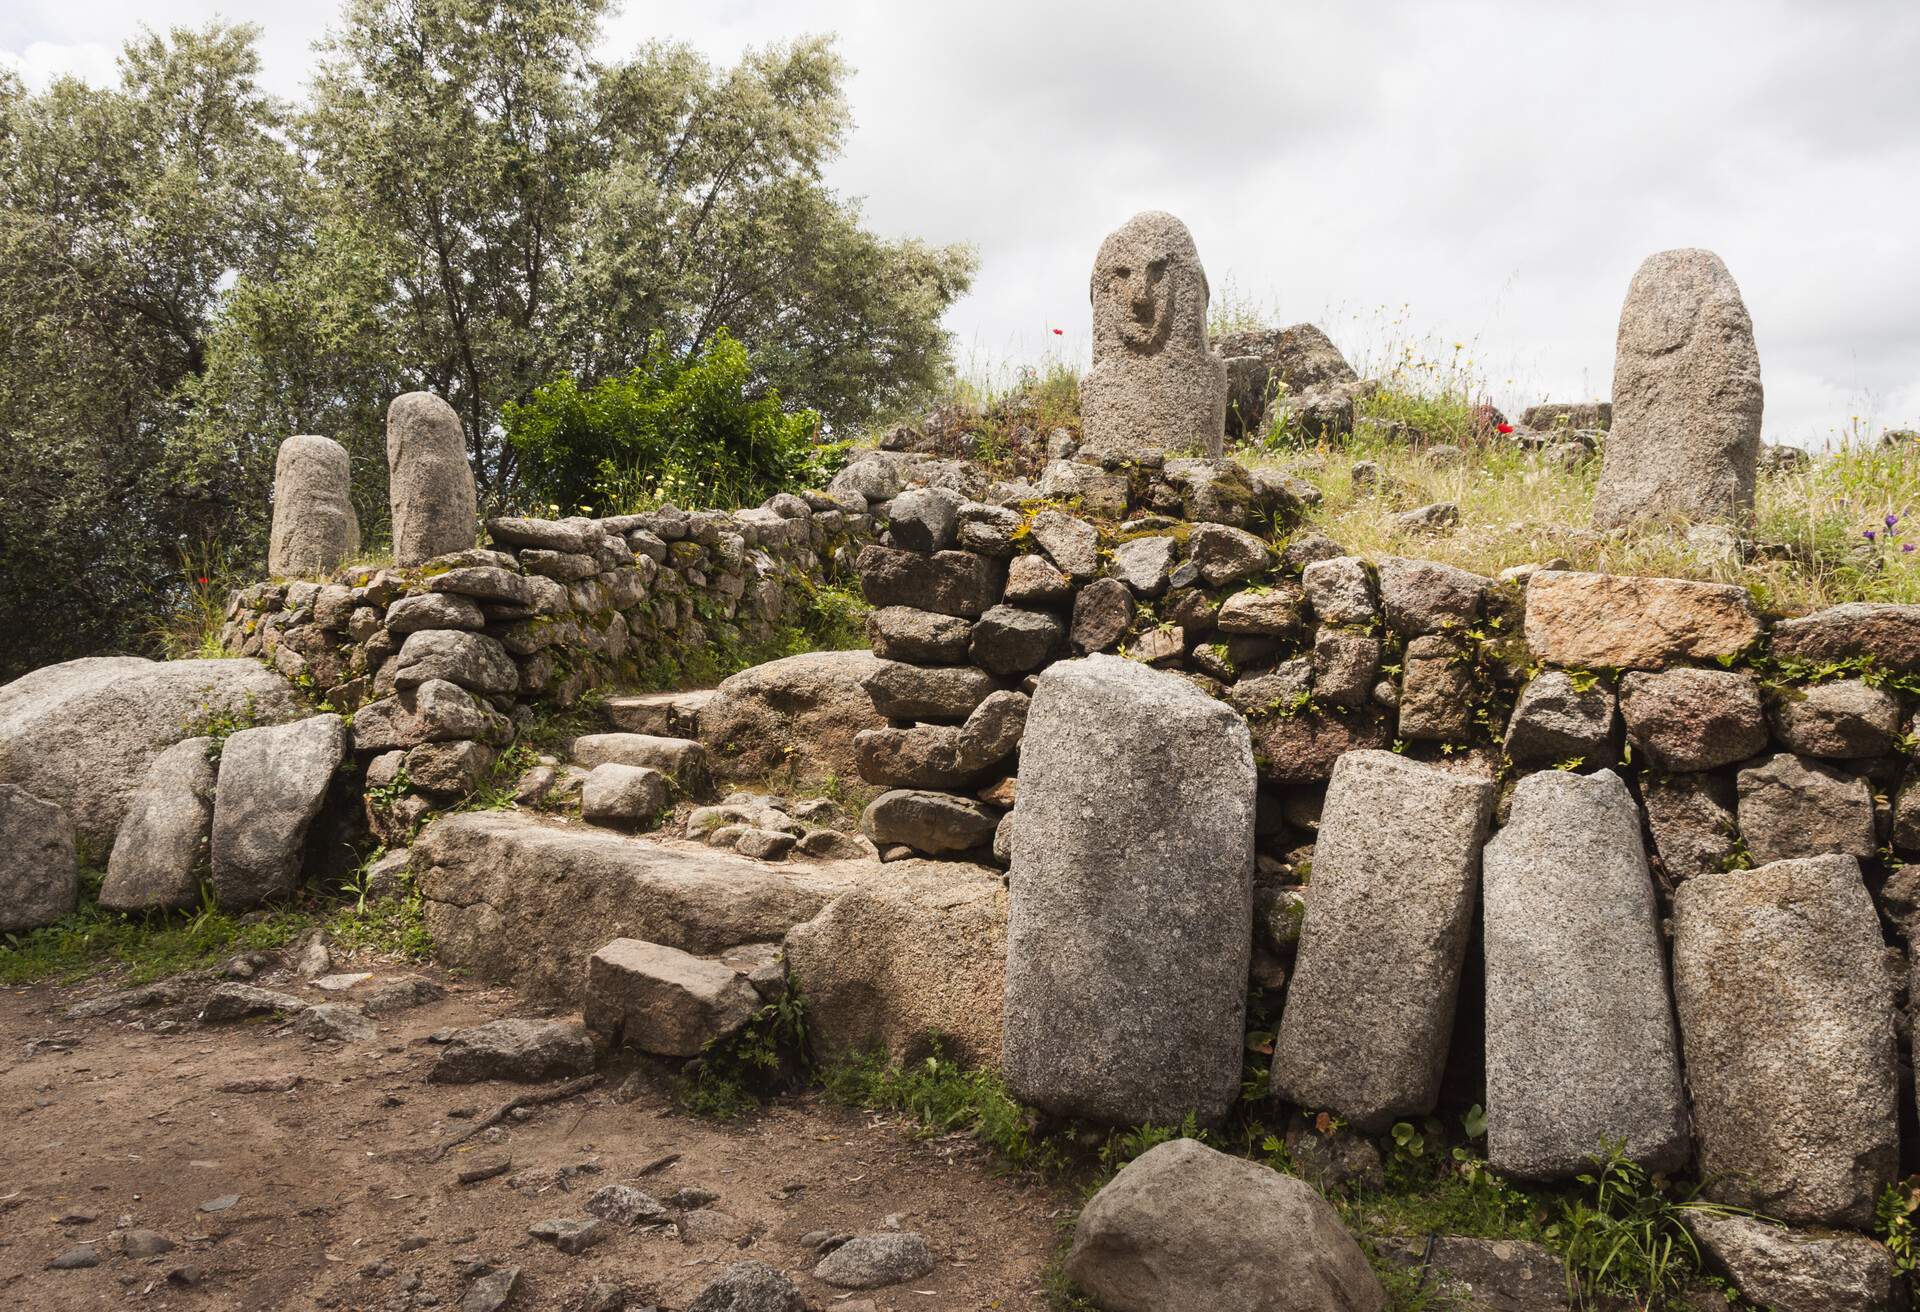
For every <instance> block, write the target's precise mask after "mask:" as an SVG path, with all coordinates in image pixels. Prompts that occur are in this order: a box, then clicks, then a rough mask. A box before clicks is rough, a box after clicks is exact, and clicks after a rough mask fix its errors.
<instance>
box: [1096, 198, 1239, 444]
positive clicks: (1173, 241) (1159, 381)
mask: <svg viewBox="0 0 1920 1312" xmlns="http://www.w3.org/2000/svg"><path fill="white" fill-rule="evenodd" d="M1090 292H1091V296H1092V300H1093V369H1092V370H1091V371H1090V372H1089V373H1088V374H1087V376H1086V379H1085V381H1084V382H1083V383H1082V384H1081V388H1080V407H1081V424H1082V441H1081V446H1080V458H1081V459H1082V460H1087V461H1097V462H1099V463H1101V464H1106V465H1109V466H1111V465H1115V464H1119V463H1122V462H1124V461H1134V462H1136V463H1139V464H1146V465H1158V464H1160V463H1161V461H1162V460H1163V459H1164V458H1165V456H1166V455H1167V454H1169V453H1172V454H1175V455H1197V456H1205V457H1208V458H1210V459H1217V458H1218V457H1219V455H1220V448H1221V445H1222V443H1223V442H1224V441H1225V437H1226V424H1227V366H1226V361H1224V360H1222V359H1221V358H1220V357H1219V356H1218V355H1215V354H1214V353H1213V352H1212V351H1210V350H1208V349H1207V273H1206V270H1205V269H1203V268H1201V267H1200V255H1199V252H1198V251H1196V250H1195V249H1194V245H1193V234H1191V233H1189V232H1188V231H1187V225H1186V224H1184V223H1182V222H1180V220H1178V219H1176V218H1174V217H1173V215H1171V214H1163V213H1160V212H1159V211H1157V210H1149V211H1147V212H1146V213H1144V214H1136V215H1134V216H1133V217H1132V218H1131V219H1128V220H1127V221H1126V223H1124V224H1122V225H1121V226H1120V227H1119V228H1118V229H1116V230H1115V231H1114V232H1113V233H1111V234H1110V235H1109V236H1108V237H1107V239H1106V240H1105V241H1103V242H1101V243H1100V254H1099V255H1098V256H1097V257H1096V258H1095V260H1094V262H1093V279H1092V285H1091V288H1090Z"/></svg>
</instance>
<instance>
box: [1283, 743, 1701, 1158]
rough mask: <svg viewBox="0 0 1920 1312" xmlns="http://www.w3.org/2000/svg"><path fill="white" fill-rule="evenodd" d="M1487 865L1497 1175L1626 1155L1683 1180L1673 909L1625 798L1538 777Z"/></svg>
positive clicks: (1614, 790) (1492, 1144) (1595, 783)
mask: <svg viewBox="0 0 1920 1312" xmlns="http://www.w3.org/2000/svg"><path fill="white" fill-rule="evenodd" d="M1484 864H1485V870H1484V872H1483V874H1482V877H1481V878H1482V886H1483V899H1484V906H1485V912H1484V923H1485V927H1486V933H1485V939H1486V974H1487V995H1486V997H1487V1029H1486V1033H1487V1156H1488V1159H1489V1161H1491V1163H1492V1164H1493V1166H1494V1168H1495V1169H1496V1170H1500V1171H1504V1172H1507V1173H1509V1174H1512V1175H1518V1176H1523V1177H1526V1178H1528V1179H1534V1180H1548V1179H1555V1178H1559V1177H1563V1176H1571V1175H1576V1174H1578V1173H1579V1172H1580V1171H1582V1170H1585V1169H1586V1168H1587V1166H1588V1165H1589V1162H1590V1159H1591V1158H1592V1156H1593V1154H1594V1152H1595V1151H1596V1150H1597V1149H1598V1148H1599V1146H1600V1145H1601V1144H1603V1143H1613V1142H1617V1143H1619V1144H1621V1145H1622V1146H1623V1148H1624V1149H1625V1151H1626V1154H1627V1156H1629V1157H1631V1158H1633V1159H1634V1160H1635V1161H1637V1162H1639V1163H1640V1164H1641V1165H1643V1166H1646V1167H1647V1168H1649V1169H1650V1170H1671V1169H1673V1168H1674V1167H1677V1166H1679V1165H1681V1164H1682V1163H1684V1162H1685V1161H1686V1159H1687V1146H1688V1145H1687V1109H1686V1094H1685V1092H1684V1090H1683V1089H1682V1087H1681V1083H1680V1051H1679V1040H1678V1039H1677V1037H1676V1036H1675V1033H1674V1025H1673V1005H1672V1002H1671V1001H1670V1000H1669V995H1668V992H1667V962H1666V952H1665V950H1664V948H1663V947H1662V946H1661V943H1660V929H1659V915H1660V908H1659V904H1658V903H1657V902H1656V900H1655V898H1654V892H1653V880H1652V878H1651V876H1650V875H1649V874H1648V873H1647V855H1646V849H1645V848H1644V846H1643V845H1642V843H1641V840H1640V812H1639V809H1638V808H1637V807H1636V806H1635V805H1634V802H1633V797H1632V795H1631V794H1630V793H1628V792H1627V786H1626V784H1624V783H1622V782H1621V780H1620V776H1619V775H1616V774H1614V773H1613V771H1611V770H1601V771H1599V772H1598V773H1596V774H1591V775H1577V774H1572V773H1568V772H1565V771H1560V770H1546V771H1542V772H1541V773H1539V774H1533V775H1528V776H1527V777H1526V778H1525V779H1522V780H1521V781H1520V784H1519V786H1518V787H1517V788H1515V789H1514V792H1513V807H1512V811H1511V813H1510V817H1509V819H1508V820H1507V824H1506V827H1505V828H1503V829H1501V830H1500V832H1499V833H1498V834H1496V835H1494V837H1493V840H1492V841H1491V842H1489V843H1488V844H1487V849H1486V854H1485V858H1484ZM1316 873H1317V872H1316Z"/></svg>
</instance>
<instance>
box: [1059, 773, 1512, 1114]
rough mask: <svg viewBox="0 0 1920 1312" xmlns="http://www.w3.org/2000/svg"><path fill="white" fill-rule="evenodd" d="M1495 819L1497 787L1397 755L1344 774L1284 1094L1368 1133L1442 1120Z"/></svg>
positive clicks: (1324, 813)
mask: <svg viewBox="0 0 1920 1312" xmlns="http://www.w3.org/2000/svg"><path fill="white" fill-rule="evenodd" d="M1021 806H1022V807H1025V806H1026V799H1025V797H1024V795H1023V796H1022V798H1021ZM1492 811H1493V784H1492V782H1491V781H1489V780H1485V779H1476V778H1472V777H1469V776H1466V775H1459V774H1451V773H1448V772H1447V771H1444V770H1441V769H1438V768H1436V767H1434V766H1429V765H1422V764H1420V763H1419V762H1416V761H1410V760H1408V759H1407V758H1406V757H1404V756H1397V755H1395V754H1394V753H1392V752H1382V751H1356V752H1348V753H1346V754H1345V755H1344V756H1341V757H1340V758H1339V759H1338V760H1337V761H1336V762H1335V763H1334V766H1333V778H1332V782H1331V783H1329V784H1328V786H1327V797H1326V802H1325V804H1324V806H1323V807H1322V809H1321V813H1320V836H1319V839H1318V841H1317V842H1316V843H1315V845H1314V855H1313V882H1312V885H1311V887H1312V890H1313V891H1312V895H1311V896H1310V897H1309V898H1308V900H1307V914H1306V921H1305V924H1304V925H1303V927H1302V930H1301V936H1300V950H1299V957H1298V959H1297V963H1296V965H1295V969H1294V977H1293V982H1292V985H1291V986H1290V987H1289V989H1288V992H1287V1002H1286V1009H1285V1010H1284V1011H1283V1012H1282V1013H1281V1017H1280V1032H1279V1034H1278V1036H1277V1037H1276V1038H1275V1041H1274V1051H1273V1091H1274V1092H1275V1093H1276V1094H1279V1095H1280V1096H1281V1097H1283V1098H1285V1099H1287V1101H1289V1102H1291V1103H1294V1104H1295V1105H1297V1106H1300V1107H1305V1108H1312V1109H1325V1110H1328V1111H1333V1112H1337V1113H1339V1114H1340V1115H1342V1116H1344V1117H1346V1118H1347V1120H1349V1121H1351V1122H1352V1123H1353V1124H1354V1125H1355V1126H1356V1127H1358V1128H1360V1129H1363V1130H1369V1131H1377V1130H1382V1129H1385V1128H1386V1127H1387V1126H1388V1125H1390V1124H1392V1123H1393V1121H1394V1120H1396V1119H1398V1118H1399V1117H1402V1116H1418V1115H1425V1114H1426V1113H1427V1112H1430V1111H1432V1110H1433V1107H1434V1103H1435V1101H1436V1100H1437V1099H1438V1097H1439V1095H1440V1076H1441V1072H1442V1069H1443V1067H1444V1066H1445V1063H1446V1056H1447V1042H1448V1039H1449V1037H1450V1036H1451V1034H1452V1031H1453V1012H1454V1004H1455V1001H1456V999H1457V996H1458V993H1459V987H1460V967H1461V963H1462V961H1463V960H1464V958H1465V956H1466V950H1467V935H1468V932H1469V928H1470V925H1471V921H1472V916H1473V907H1474V894H1475V893H1476V891H1477V890H1478V888H1479V882H1480V847H1481V844H1482V842H1483V841H1484V840H1485V838H1486V831H1487V822H1488V820H1489V818H1490V817H1491V815H1492ZM1384 817H1391V819H1390V820H1386V819H1384Z"/></svg>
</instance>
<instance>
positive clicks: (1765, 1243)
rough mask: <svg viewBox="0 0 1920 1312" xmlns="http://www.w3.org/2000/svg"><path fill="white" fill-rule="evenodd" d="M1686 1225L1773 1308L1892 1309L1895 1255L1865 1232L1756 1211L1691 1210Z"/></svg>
mask: <svg viewBox="0 0 1920 1312" xmlns="http://www.w3.org/2000/svg"><path fill="white" fill-rule="evenodd" d="M1687 1226H1688V1228H1689V1229H1691V1230H1692V1231H1693V1234H1694V1238H1696V1239H1697V1240H1699V1241H1700V1246H1701V1248H1702V1249H1704V1250H1705V1251H1706V1254H1707V1256H1708V1257H1709V1258H1711V1259H1712V1260H1713V1262H1714V1263H1715V1264H1716V1265H1718V1266H1719V1267H1721V1268H1722V1269H1723V1270H1725V1271H1726V1273H1727V1277H1728V1278H1729V1279H1730V1280H1732V1282H1733V1287H1734V1288H1735V1289H1736V1290H1738V1291H1739V1292H1740V1297H1741V1298H1742V1299H1743V1300H1745V1301H1746V1302H1747V1303H1750V1304H1752V1305H1754V1306H1755V1307H1764V1308H1771V1309H1772V1310H1773V1312H1887V1309H1889V1308H1892V1307H1896V1306H1901V1305H1903V1303H1904V1300H1903V1299H1900V1298H1899V1297H1898V1296H1897V1294H1896V1285H1895V1276H1894V1269H1893V1258H1892V1255H1891V1254H1889V1253H1888V1252H1887V1250H1886V1248H1885V1247H1884V1246H1882V1245H1880V1244H1877V1243H1875V1242H1874V1241H1873V1240H1871V1239H1869V1238H1867V1237H1866V1236H1865V1235H1842V1234H1808V1233H1805V1232H1803V1231H1796V1230H1789V1229H1787V1228H1786V1227H1785V1226H1780V1225H1775V1224H1774V1223H1773V1222H1771V1221H1766V1220H1762V1219H1761V1218H1759V1217H1757V1216H1718V1215H1715V1214H1714V1213H1712V1212H1705V1211H1696V1212H1689V1213H1688V1214H1687Z"/></svg>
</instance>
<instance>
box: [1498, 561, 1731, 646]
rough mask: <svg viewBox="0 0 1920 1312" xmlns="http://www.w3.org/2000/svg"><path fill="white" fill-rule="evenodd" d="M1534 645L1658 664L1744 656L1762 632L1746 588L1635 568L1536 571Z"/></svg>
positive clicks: (1530, 638) (1530, 623) (1531, 608)
mask: <svg viewBox="0 0 1920 1312" xmlns="http://www.w3.org/2000/svg"><path fill="white" fill-rule="evenodd" d="M1526 630H1527V647H1528V649H1529V650H1530V651H1531V652H1532V653H1533V655H1534V657H1535V659H1537V660H1542V661H1546V662H1547V663H1549V664H1551V665H1573V666H1584V667H1587V668H1590V669H1603V668H1606V669H1623V670H1657V669H1661V668H1663V667H1665V666H1667V665H1672V664H1676V663H1678V662H1683V661H1711V660H1717V659H1719V658H1720V657H1723V656H1725V657H1732V656H1737V655H1739V654H1740V653H1741V652H1743V651H1745V650H1746V649H1747V648H1748V647H1750V646H1752V645H1753V644H1754V642H1755V641H1757V640H1758V639H1759V637H1760V634H1761V625H1760V615H1759V612H1757V611H1756V610H1755V609H1754V607H1753V598H1752V597H1751V596H1749V595H1748V593H1747V590H1746V589H1745V588H1739V587H1735V586H1733V585H1732V584H1730V583H1695V582H1692V581H1690V580H1687V579H1656V578H1640V577H1637V576H1634V575H1629V574H1582V573H1575V572H1570V571H1566V570H1556V569H1543V570H1536V571H1534V573H1533V575H1532V577H1531V578H1529V579H1528V581H1527V624H1526Z"/></svg>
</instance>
